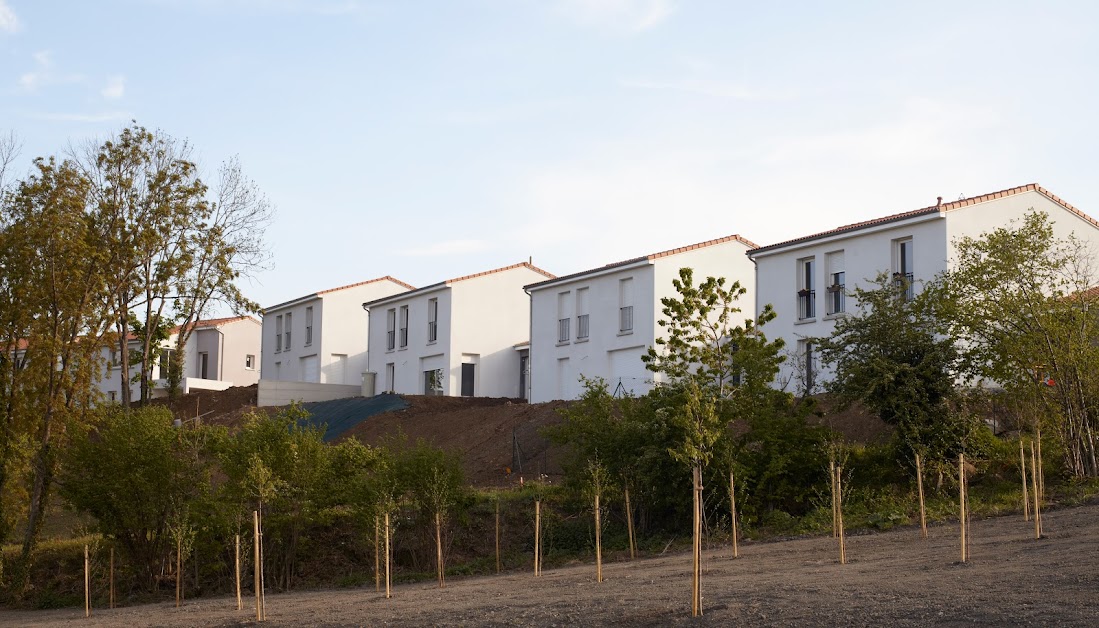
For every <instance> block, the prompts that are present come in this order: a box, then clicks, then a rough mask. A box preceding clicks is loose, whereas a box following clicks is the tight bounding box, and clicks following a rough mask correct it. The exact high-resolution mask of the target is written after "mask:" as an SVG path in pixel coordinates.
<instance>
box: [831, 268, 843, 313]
mask: <svg viewBox="0 0 1099 628" xmlns="http://www.w3.org/2000/svg"><path fill="white" fill-rule="evenodd" d="M845 274H846V273H844V272H842V271H841V272H838V273H832V276H831V278H830V280H829V283H828V313H829V314H839V313H841V312H843V311H844V310H843V307H844V302H843V301H844V285H845V284H844V275H845Z"/></svg>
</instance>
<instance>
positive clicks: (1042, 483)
mask: <svg viewBox="0 0 1099 628" xmlns="http://www.w3.org/2000/svg"><path fill="white" fill-rule="evenodd" d="M1036 431H1037V433H1036V434H1035V435H1034V439H1035V440H1036V441H1038V501H1039V502H1044V501H1045V500H1046V470H1045V466H1044V465H1043V464H1042V427H1041V426H1038V429H1037V430H1036Z"/></svg>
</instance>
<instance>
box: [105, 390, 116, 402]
mask: <svg viewBox="0 0 1099 628" xmlns="http://www.w3.org/2000/svg"><path fill="white" fill-rule="evenodd" d="M107 398H108V399H110V400H111V401H118V393H117V392H115V391H113V390H112V391H110V392H109V393H107Z"/></svg>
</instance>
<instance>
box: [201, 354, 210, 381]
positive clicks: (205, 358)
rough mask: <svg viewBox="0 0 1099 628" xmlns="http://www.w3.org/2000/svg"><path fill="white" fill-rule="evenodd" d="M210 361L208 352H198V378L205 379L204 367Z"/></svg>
mask: <svg viewBox="0 0 1099 628" xmlns="http://www.w3.org/2000/svg"><path fill="white" fill-rule="evenodd" d="M209 362H210V354H209V353H200V354H198V376H199V378H200V379H206V367H207V366H208V365H209Z"/></svg>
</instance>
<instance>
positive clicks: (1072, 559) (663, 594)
mask: <svg viewBox="0 0 1099 628" xmlns="http://www.w3.org/2000/svg"><path fill="white" fill-rule="evenodd" d="M1044 522H1045V538H1043V539H1042V540H1035V539H1034V537H1033V534H1034V533H1033V527H1032V525H1031V524H1029V523H1026V522H1024V521H1023V519H1022V517H1021V516H1018V515H1015V516H1008V517H1000V518H996V519H988V520H984V521H974V522H973V527H972V547H971V556H972V558H971V560H970V562H969V563H966V564H960V563H959V562H958V556H959V550H958V533H957V527H956V525H954V524H944V525H941V526H934V527H932V528H931V529H930V537H929V538H928V539H927V540H926V541H925V540H921V539H920V538H919V530H918V529H913V528H904V529H898V530H893V531H890V532H886V533H879V534H867V535H861V536H854V537H849V538H848V540H847V541H848V543H847V547H848V550H847V551H848V559H849V561H850V562H849V563H848V564H847V565H840V564H838V550H837V542H836V541H835V540H834V539H831V538H827V537H824V538H808V539H795V540H787V541H781V542H773V543H745V544H742V546H741V557H740V558H739V559H733V558H731V556H730V552H729V548H728V547H716V548H711V549H710V550H708V551H706V552H705V555H704V573H703V585H702V586H703V596H704V599H703V605H704V617H703V618H702V619H701V620H697V622H696V620H692V618H691V617H690V568H691V566H690V560H691V559H690V555H689V554H687V553H678V554H669V555H665V556H658V557H653V558H646V559H642V560H638V561H636V562H632V563H631V562H615V563H611V564H608V565H606V566H605V568H604V574H605V578H606V580H605V581H604V582H603V583H602V584H597V583H596V582H595V569H594V566H593V565H591V564H583V565H575V566H569V567H565V568H561V569H554V570H548V571H545V572H543V575H542V577H540V578H535V577H534V576H533V575H532V574H531V573H530V572H529V571H526V572H522V573H515V572H513V573H507V574H504V575H500V576H490V577H477V578H465V579H451V580H450V581H449V582H448V584H447V587H446V588H445V589H437V588H436V587H435V585H434V583H433V582H432V583H423V584H411V585H401V586H397V587H394V590H393V597H392V599H389V600H386V599H385V598H384V594H378V593H376V592H375V591H374V588H373V586H372V585H371V586H369V587H365V588H355V589H343V590H320V591H308V592H295V593H288V594H279V595H269V596H268V599H267V622H266V625H271V626H358V625H386V626H425V625H470V626H472V625H477V626H511V625H525V626H575V625H581V626H597V625H608V624H614V625H628V626H666V625H695V624H696V623H697V624H702V625H714V626H717V625H722V626H724V625H734V624H739V625H750V626H817V625H830V626H841V625H844V626H845V625H851V626H882V625H893V626H928V625H942V626H950V625H962V624H965V625H983V626H1004V625H1023V626H1054V625H1056V626H1095V625H1097V623H1099V568H1097V567H1096V564H1097V561H1099V504H1093V505H1089V506H1083V507H1076V508H1067V509H1061V510H1054V511H1050V512H1048V513H1046V514H1045V519H1044ZM253 603H254V602H253V600H252V599H250V598H246V599H245V610H243V611H237V610H236V609H235V601H234V600H233V599H231V598H212V599H200V600H187V601H186V602H185V604H184V606H183V607H182V608H178V609H177V608H174V605H173V604H170V603H169V604H156V605H148V606H138V607H131V608H121V609H114V610H107V609H94V611H93V615H92V617H91V619H90V620H88V619H85V618H84V617H83V612H82V610H77V609H71V610H63V611H17V612H16V611H0V624H4V625H19V626H56V625H74V626H75V625H80V626H106V627H119V628H137V627H139V626H242V625H251V624H253V623H254V619H255V607H254V606H249V605H250V604H253Z"/></svg>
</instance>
